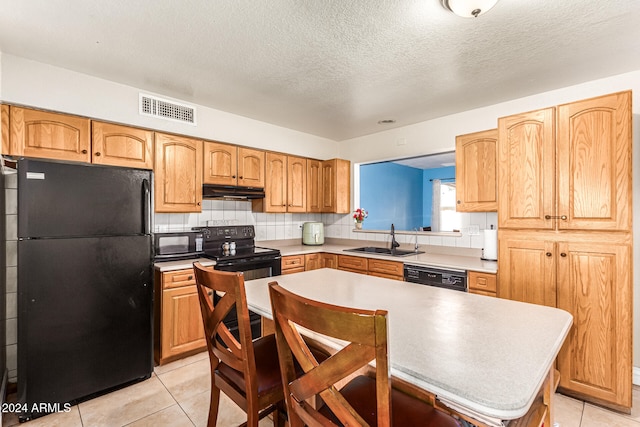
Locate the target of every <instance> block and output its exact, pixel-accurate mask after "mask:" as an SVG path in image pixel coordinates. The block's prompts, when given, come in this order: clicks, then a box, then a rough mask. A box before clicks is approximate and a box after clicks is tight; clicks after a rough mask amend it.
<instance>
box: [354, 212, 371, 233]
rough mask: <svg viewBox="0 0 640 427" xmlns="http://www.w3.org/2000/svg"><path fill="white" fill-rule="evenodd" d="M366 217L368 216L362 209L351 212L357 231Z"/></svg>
mask: <svg viewBox="0 0 640 427" xmlns="http://www.w3.org/2000/svg"><path fill="white" fill-rule="evenodd" d="M367 216H369V214H368V213H367V211H365V210H364V209H362V208H358V209H356V210H355V211H353V220H354V221H355V222H356V228H357V229H358V230H360V229H362V222H363V221H364V219H365V218H366V217H367Z"/></svg>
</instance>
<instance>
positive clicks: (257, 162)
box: [238, 147, 265, 188]
mask: <svg viewBox="0 0 640 427" xmlns="http://www.w3.org/2000/svg"><path fill="white" fill-rule="evenodd" d="M264 156H265V154H264V151H261V150H254V149H252V148H246V147H238V185H241V186H243V187H258V188H263V187H264Z"/></svg>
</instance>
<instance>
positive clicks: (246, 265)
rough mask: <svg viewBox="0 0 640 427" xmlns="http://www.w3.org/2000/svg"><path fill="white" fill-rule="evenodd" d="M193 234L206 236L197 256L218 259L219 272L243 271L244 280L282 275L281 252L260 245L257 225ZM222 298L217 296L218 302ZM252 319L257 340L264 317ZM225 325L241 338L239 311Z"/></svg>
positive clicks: (213, 228)
mask: <svg viewBox="0 0 640 427" xmlns="http://www.w3.org/2000/svg"><path fill="white" fill-rule="evenodd" d="M191 232H192V233H197V234H198V236H199V235H200V234H201V235H202V239H203V248H202V252H199V253H198V254H197V255H198V256H203V257H205V258H211V259H213V260H215V261H216V264H215V266H214V269H216V270H221V271H234V272H242V273H243V275H244V280H252V279H261V278H263V277H271V276H278V275H280V273H281V255H280V251H279V250H277V249H270V248H263V247H259V246H256V244H255V236H256V233H255V228H254V226H253V225H225V226H207V227H194V228H193V229H192V230H191ZM198 256H194V257H193V258H197V257H198ZM156 261H160V259H156ZM218 298H219V297H218V296H217V295H216V294H214V299H218ZM249 319H250V321H251V334H252V336H253V338H257V337H259V336H260V334H261V331H260V329H261V324H260V315H258V314H256V313H253V312H252V311H249ZM224 322H225V324H226V325H227V327H228V328H229V329H230V331H231V333H232V334H234V335H235V336H236V338H237V337H238V320H237V316H236V313H235V310H234V311H232V312H231V313H229V315H228V316H227V317H226V318H225V320H224Z"/></svg>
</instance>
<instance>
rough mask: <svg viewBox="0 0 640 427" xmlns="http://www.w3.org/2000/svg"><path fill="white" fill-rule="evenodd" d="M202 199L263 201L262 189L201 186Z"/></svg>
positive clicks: (233, 186) (232, 186)
mask: <svg viewBox="0 0 640 427" xmlns="http://www.w3.org/2000/svg"><path fill="white" fill-rule="evenodd" d="M202 198H203V199H229V200H249V199H264V188H258V187H239V186H235V185H213V184H204V185H203V186H202Z"/></svg>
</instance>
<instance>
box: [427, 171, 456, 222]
mask: <svg viewBox="0 0 640 427" xmlns="http://www.w3.org/2000/svg"><path fill="white" fill-rule="evenodd" d="M456 203H457V202H456V183H455V182H442V181H441V180H439V179H434V180H433V213H432V219H433V221H432V224H431V231H454V230H460V225H461V223H462V221H461V218H460V214H459V213H458V212H456Z"/></svg>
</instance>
